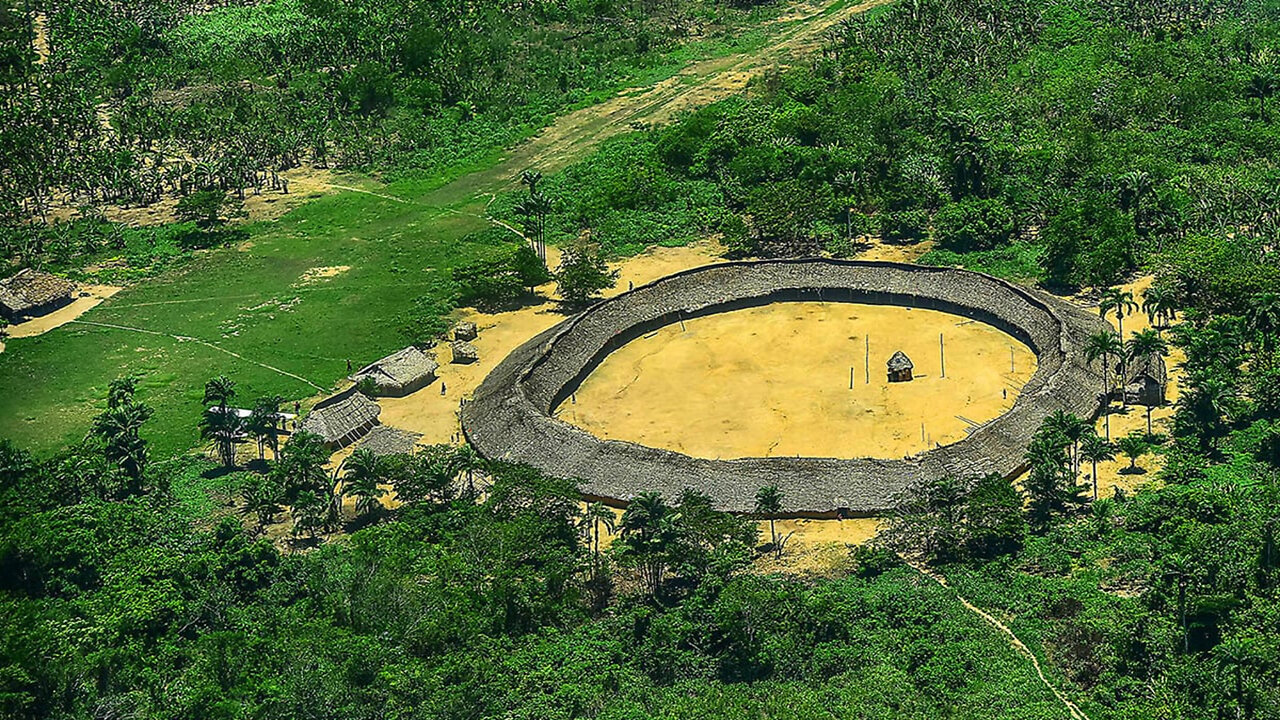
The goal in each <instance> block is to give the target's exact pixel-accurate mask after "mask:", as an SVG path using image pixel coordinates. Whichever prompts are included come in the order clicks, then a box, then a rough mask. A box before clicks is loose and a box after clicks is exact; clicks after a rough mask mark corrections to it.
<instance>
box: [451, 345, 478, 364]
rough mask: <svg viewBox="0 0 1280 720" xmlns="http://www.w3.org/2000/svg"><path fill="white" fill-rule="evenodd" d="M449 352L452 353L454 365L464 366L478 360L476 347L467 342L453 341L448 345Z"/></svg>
mask: <svg viewBox="0 0 1280 720" xmlns="http://www.w3.org/2000/svg"><path fill="white" fill-rule="evenodd" d="M449 350H450V351H451V352H452V353H453V361H454V362H455V363H460V364H463V365H465V364H467V363H473V362H475V361H477V360H479V359H480V351H479V350H476V346H475V345H472V344H471V343H469V342H465V341H462V340H454V341H453V342H451V343H449Z"/></svg>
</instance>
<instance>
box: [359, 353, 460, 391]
mask: <svg viewBox="0 0 1280 720" xmlns="http://www.w3.org/2000/svg"><path fill="white" fill-rule="evenodd" d="M439 368H440V365H439V363H437V362H436V361H435V360H434V359H433V358H432V357H431V356H430V355H428V354H426V353H424V352H422V351H421V350H419V349H418V348H416V347H414V346H413V345H410V346H409V347H407V348H405V349H403V350H398V351H396V352H394V353H392V354H390V355H388V356H386V357H384V358H382V359H381V360H378V361H377V362H374V363H370V364H369V365H366V366H364V367H362V368H360V370H358V371H357V372H356V373H355V374H354V375H352V376H351V380H352V381H353V382H354V383H356V384H357V385H359V384H360V383H362V382H364V381H365V380H369V381H372V383H373V386H374V387H375V388H376V389H377V393H378V395H385V396H388V397H402V396H405V395H408V394H409V393H412V392H415V391H417V390H421V389H422V388H424V387H426V386H428V385H430V384H431V383H432V382H434V381H435V379H436V371H437V370H438V369H439Z"/></svg>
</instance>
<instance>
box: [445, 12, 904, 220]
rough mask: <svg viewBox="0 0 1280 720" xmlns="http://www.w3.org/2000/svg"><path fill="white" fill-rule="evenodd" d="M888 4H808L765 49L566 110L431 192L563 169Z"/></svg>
mask: <svg viewBox="0 0 1280 720" xmlns="http://www.w3.org/2000/svg"><path fill="white" fill-rule="evenodd" d="M889 2H890V0H868V1H867V2H863V3H857V4H852V5H848V6H845V7H841V8H839V9H837V10H832V9H831V8H832V7H834V6H835V5H836V4H837V3H828V4H825V5H823V6H820V7H817V8H806V9H805V10H803V11H801V12H800V13H797V14H795V15H791V16H788V17H787V18H786V19H785V21H784V22H782V23H779V24H785V25H786V26H787V27H786V28H785V29H783V30H781V31H779V32H778V33H777V35H775V36H774V37H773V39H771V40H770V41H769V42H768V43H767V44H765V45H764V46H763V47H760V48H758V49H756V50H752V51H750V52H745V53H738V54H735V55H729V56H726V57H721V58H713V59H711V60H703V61H701V62H696V63H693V64H691V65H689V66H688V67H686V68H684V69H683V70H681V71H680V72H678V73H676V74H675V75H673V76H671V77H669V78H667V79H666V80H663V81H661V82H659V83H656V84H654V85H651V86H646V87H642V88H628V89H625V90H622V91H620V92H619V93H618V94H617V95H615V96H614V97H613V98H611V99H609V100H606V101H604V102H602V103H599V104H597V105H592V106H590V107H586V108H582V109H580V110H575V111H573V112H571V113H569V114H567V115H562V116H560V117H559V118H558V119H556V121H555V122H554V123H552V124H551V125H550V126H549V127H547V128H545V129H544V130H542V131H541V132H540V133H538V134H537V135H535V136H534V137H533V138H532V139H530V140H528V141H526V142H524V143H522V144H520V145H519V146H517V147H516V148H515V149H513V150H512V151H511V152H510V153H508V154H507V157H506V158H505V159H504V160H502V161H501V162H499V163H498V164H496V165H494V166H492V167H490V168H488V169H486V170H482V171H479V172H476V173H472V174H470V175H466V176H464V177H461V178H458V179H457V180H455V181H454V182H452V183H449V184H448V185H445V186H444V187H442V188H440V189H438V190H436V191H434V192H433V193H432V195H433V197H434V198H436V199H438V200H439V201H440V202H443V203H444V204H449V203H452V202H457V201H460V200H463V199H466V198H467V197H470V196H472V195H474V194H475V193H478V192H483V191H485V190H495V189H499V190H500V189H505V188H506V187H508V186H510V185H511V184H513V183H515V182H516V181H517V180H518V179H519V176H520V173H521V172H522V171H524V170H527V169H529V168H536V169H537V170H539V171H541V172H543V173H544V174H545V173H552V172H555V171H557V170H560V169H562V168H564V167H565V166H567V165H569V164H570V163H572V162H574V161H576V160H578V159H581V158H582V157H584V156H585V155H587V154H588V153H589V152H591V150H593V149H594V148H595V147H596V146H597V145H599V144H600V143H601V142H603V141H605V140H607V139H609V138H611V137H614V136H616V135H619V134H621V133H624V132H627V131H628V130H631V129H632V126H633V124H635V123H645V124H660V123H665V122H669V121H671V120H672V119H674V118H675V117H676V116H677V115H679V114H681V113H683V112H686V111H690V110H693V109H696V108H699V107H702V106H705V105H709V104H711V103H714V102H718V101H720V100H724V99H725V98H728V97H730V96H732V95H734V94H736V93H739V92H741V91H742V90H743V89H744V88H746V86H747V83H748V82H750V81H751V79H752V78H755V77H757V76H759V75H761V74H763V73H764V71H765V70H767V69H769V68H773V67H778V66H785V65H787V64H788V63H789V62H792V61H794V60H795V59H797V58H799V57H802V56H804V55H807V54H810V53H812V52H813V51H814V50H816V49H818V48H819V47H820V46H821V44H822V39H823V36H824V35H825V34H826V32H827V31H828V30H830V29H831V28H832V27H834V26H835V25H838V24H839V23H840V22H842V21H844V20H847V19H849V18H851V17H853V16H855V15H859V14H861V13H864V12H866V11H868V10H871V9H872V8H875V7H879V6H881V5H886V4H888V3H889Z"/></svg>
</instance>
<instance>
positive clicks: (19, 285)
mask: <svg viewBox="0 0 1280 720" xmlns="http://www.w3.org/2000/svg"><path fill="white" fill-rule="evenodd" d="M75 289H76V284H75V283H73V282H71V281H70V280H67V279H65V278H60V277H58V276H57V275H50V274H49V273H45V272H40V271H38V270H32V269H31V268H26V269H24V270H22V271H20V272H19V273H18V274H17V275H14V276H13V277H10V278H5V279H4V280H0V315H3V316H4V317H5V319H7V320H9V321H10V322H19V321H22V320H26V319H28V318H33V317H38V316H40V315H46V314H48V313H51V312H53V311H54V310H57V309H58V308H60V307H62V306H63V305H66V304H67V303H69V302H71V299H72V297H73V295H74V293H75Z"/></svg>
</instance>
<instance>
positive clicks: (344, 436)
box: [298, 386, 382, 449]
mask: <svg viewBox="0 0 1280 720" xmlns="http://www.w3.org/2000/svg"><path fill="white" fill-rule="evenodd" d="M380 414H382V408H381V407H380V406H379V405H378V403H376V402H374V401H372V400H370V399H369V398H367V397H365V395H364V393H362V392H360V391H358V390H357V389H356V388H355V387H354V386H352V387H349V388H347V389H346V390H343V391H342V392H340V393H338V394H337V395H334V396H332V397H328V398H325V399H324V400H321V401H320V402H319V403H317V404H316V406H315V407H313V408H311V412H309V413H307V416H306V417H304V418H303V419H302V426H301V427H299V428H298V429H299V430H300V431H302V432H308V433H312V434H314V435H319V436H320V437H321V439H323V440H324V442H325V445H328V446H329V447H331V448H334V449H337V448H343V447H346V446H348V445H350V444H351V443H353V442H355V441H356V440H359V439H360V438H362V437H364V436H365V434H366V433H368V432H369V430H370V429H372V428H373V426H375V425H377V424H378V416H379V415H380Z"/></svg>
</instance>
